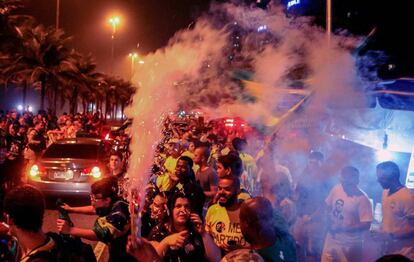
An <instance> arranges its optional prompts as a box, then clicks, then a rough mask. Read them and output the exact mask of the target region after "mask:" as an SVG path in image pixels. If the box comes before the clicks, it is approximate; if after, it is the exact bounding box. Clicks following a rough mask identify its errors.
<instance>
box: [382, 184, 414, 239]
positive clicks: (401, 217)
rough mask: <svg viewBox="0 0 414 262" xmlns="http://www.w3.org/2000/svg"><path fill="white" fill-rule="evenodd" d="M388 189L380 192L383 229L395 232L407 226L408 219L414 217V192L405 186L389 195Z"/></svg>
mask: <svg viewBox="0 0 414 262" xmlns="http://www.w3.org/2000/svg"><path fill="white" fill-rule="evenodd" d="M388 191H389V190H384V192H383V193H382V214H383V223H384V231H385V232H387V233H395V232H399V231H401V229H404V228H407V227H409V225H408V224H409V223H410V222H409V220H410V219H413V217H414V193H413V192H411V191H410V190H409V189H408V188H406V187H403V188H401V189H400V190H398V191H397V192H395V193H394V194H392V195H390V196H389V195H388Z"/></svg>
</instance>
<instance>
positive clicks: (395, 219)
mask: <svg viewBox="0 0 414 262" xmlns="http://www.w3.org/2000/svg"><path fill="white" fill-rule="evenodd" d="M377 178H378V182H379V183H380V184H381V186H382V187H383V188H384V192H383V193H382V214H383V232H382V234H381V235H382V237H383V238H384V239H385V240H386V243H387V249H386V251H385V252H386V254H400V255H403V256H406V257H408V258H410V259H412V260H414V193H413V192H412V191H410V190H409V189H408V188H407V187H405V186H403V185H402V184H401V183H400V169H399V168H398V166H397V164H395V163H394V162H391V161H387V162H383V163H380V164H378V165H377Z"/></svg>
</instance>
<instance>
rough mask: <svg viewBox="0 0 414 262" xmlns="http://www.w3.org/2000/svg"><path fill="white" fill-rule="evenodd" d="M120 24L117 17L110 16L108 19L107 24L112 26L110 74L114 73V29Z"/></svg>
mask: <svg viewBox="0 0 414 262" xmlns="http://www.w3.org/2000/svg"><path fill="white" fill-rule="evenodd" d="M120 22H121V19H120V18H119V16H112V17H111V18H109V23H110V24H111V26H112V35H111V59H112V61H111V73H113V72H114V62H115V61H114V59H115V36H116V29H117V27H118V25H119V23H120Z"/></svg>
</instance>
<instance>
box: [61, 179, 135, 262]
mask: <svg viewBox="0 0 414 262" xmlns="http://www.w3.org/2000/svg"><path fill="white" fill-rule="evenodd" d="M91 192H92V194H91V203H92V207H93V209H94V210H95V213H96V215H98V218H97V219H96V221H95V224H94V226H93V228H92V229H86V228H78V227H74V226H70V224H69V223H68V221H66V220H63V219H58V220H57V221H56V224H57V229H58V231H59V232H60V233H63V234H68V235H71V236H75V237H81V238H85V239H88V240H93V241H101V242H104V243H105V244H107V245H108V246H109V260H108V261H109V262H112V261H135V259H134V258H132V257H131V256H130V255H128V254H127V253H126V249H125V247H126V243H127V238H128V235H129V234H130V214H129V209H128V203H127V202H126V201H125V200H123V199H122V198H120V197H118V184H117V180H116V179H115V178H114V177H106V178H103V179H101V180H99V181H97V182H95V183H93V184H92V186H91ZM66 210H68V209H66ZM70 210H71V209H69V210H68V211H70ZM72 211H74V210H73V208H72Z"/></svg>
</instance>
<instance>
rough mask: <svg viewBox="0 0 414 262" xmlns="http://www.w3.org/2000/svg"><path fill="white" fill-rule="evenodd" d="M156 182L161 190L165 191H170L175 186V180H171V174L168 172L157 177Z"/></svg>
mask: <svg viewBox="0 0 414 262" xmlns="http://www.w3.org/2000/svg"><path fill="white" fill-rule="evenodd" d="M155 184H156V185H157V187H158V188H159V190H160V191H161V192H164V191H170V189H171V188H172V186H173V181H172V180H171V178H170V175H169V174H168V173H164V174H162V175H160V176H158V177H157V179H156V180H155Z"/></svg>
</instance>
